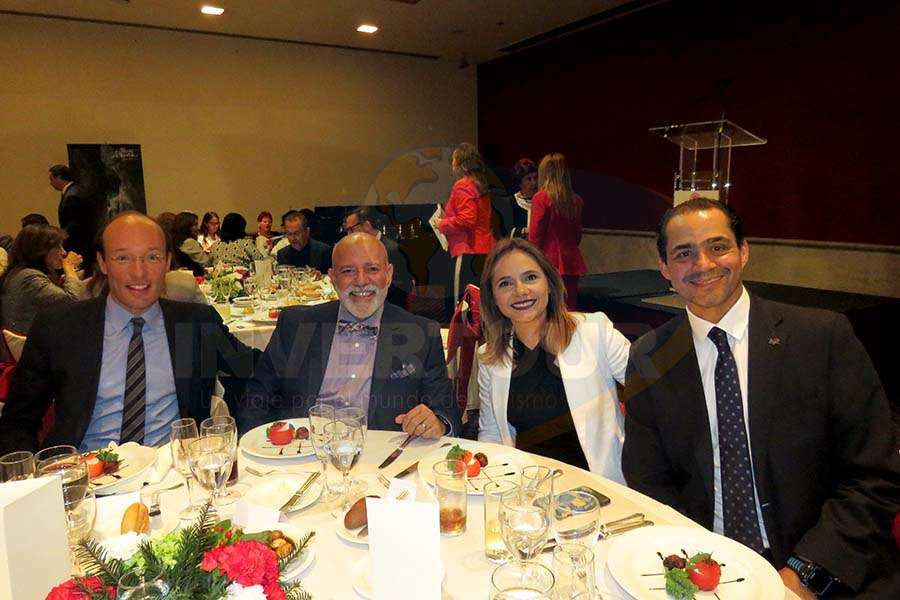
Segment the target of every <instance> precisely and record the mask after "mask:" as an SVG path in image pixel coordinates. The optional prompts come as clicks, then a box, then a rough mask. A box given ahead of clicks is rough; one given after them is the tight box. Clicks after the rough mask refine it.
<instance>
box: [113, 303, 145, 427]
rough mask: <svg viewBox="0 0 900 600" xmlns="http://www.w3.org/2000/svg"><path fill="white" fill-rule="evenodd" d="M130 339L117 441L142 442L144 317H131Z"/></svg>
mask: <svg viewBox="0 0 900 600" xmlns="http://www.w3.org/2000/svg"><path fill="white" fill-rule="evenodd" d="M131 325H132V331H131V341H130V342H129V344H128V359H127V360H128V362H127V366H126V367H125V395H124V400H123V403H122V433H121V435H120V436H119V443H120V444H124V443H125V442H137V443H138V444H142V443H144V413H145V410H146V392H147V375H146V365H145V364H144V337H143V335H142V333H141V332H142V330H143V328H144V319H142V318H141V317H135V318H133V319H131Z"/></svg>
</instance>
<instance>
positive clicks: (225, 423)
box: [200, 416, 240, 504]
mask: <svg viewBox="0 0 900 600" xmlns="http://www.w3.org/2000/svg"><path fill="white" fill-rule="evenodd" d="M209 436H213V437H220V438H222V439H223V440H225V442H226V444H227V447H228V452H229V456H230V457H231V462H230V463H229V465H228V467H229V469H230V470H229V471H228V480H227V481H226V482H225V484H226V485H231V484H232V483H235V482H236V481H237V476H238V469H237V444H238V434H237V424H236V423H235V421H234V417H230V416H219V417H210V418H208V419H204V420H203V422H201V423H200V437H209ZM239 499H240V494H238V493H236V492H234V491H227V492H226V491H222V492H220V493H219V495H218V498H217V500H218V503H219V504H231V503H232V502H237V501H238V500H239Z"/></svg>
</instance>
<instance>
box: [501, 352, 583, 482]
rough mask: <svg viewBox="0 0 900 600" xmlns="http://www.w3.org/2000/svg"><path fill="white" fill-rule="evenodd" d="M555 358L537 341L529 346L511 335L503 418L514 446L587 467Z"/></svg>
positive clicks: (576, 465) (573, 464)
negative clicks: (510, 368)
mask: <svg viewBox="0 0 900 600" xmlns="http://www.w3.org/2000/svg"><path fill="white" fill-rule="evenodd" d="M555 361H556V357H555V356H554V355H552V354H548V353H547V352H546V351H545V350H544V348H543V347H541V345H540V344H539V345H538V346H536V347H535V348H534V349H533V350H530V349H528V347H527V346H525V345H524V344H522V342H520V341H519V340H518V339H517V338H513V371H512V380H511V381H510V384H509V404H508V405H507V409H506V411H507V418H508V419H509V423H510V425H512V426H513V427H515V428H516V448H519V449H520V450H524V451H526V452H532V453H534V454H539V455H540V456H546V457H547V458H553V459H556V460H560V461H562V462H564V463H568V464H570V465H572V466H575V467H580V468H582V469H585V470H587V468H588V463H587V459H586V458H585V457H584V451H583V450H582V449H581V443H580V442H579V441H578V435H577V434H576V432H575V424H574V422H573V421H572V413H571V412H569V402H568V400H567V398H566V390H565V388H564V387H563V381H562V377H561V376H560V373H559V367H558V366H556V364H554V363H555Z"/></svg>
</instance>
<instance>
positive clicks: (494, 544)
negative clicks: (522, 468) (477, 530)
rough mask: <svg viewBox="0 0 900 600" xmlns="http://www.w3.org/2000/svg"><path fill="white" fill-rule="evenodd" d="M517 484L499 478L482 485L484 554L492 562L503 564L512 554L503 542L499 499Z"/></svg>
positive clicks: (513, 490) (516, 487) (512, 491)
mask: <svg viewBox="0 0 900 600" xmlns="http://www.w3.org/2000/svg"><path fill="white" fill-rule="evenodd" d="M518 488H519V486H518V485H516V484H515V482H512V481H509V480H504V479H501V480H499V481H496V482H491V483H488V484H485V486H484V488H483V489H484V555H485V557H486V558H487V559H488V560H489V561H491V562H492V563H497V564H503V563H505V562H507V561H508V560H510V559H512V555H511V554H510V553H509V550H508V549H507V548H506V544H505V543H504V542H503V533H502V531H501V529H500V499H501V498H502V497H503V496H504V495H506V494H509V493H515V492H516V491H517V490H518Z"/></svg>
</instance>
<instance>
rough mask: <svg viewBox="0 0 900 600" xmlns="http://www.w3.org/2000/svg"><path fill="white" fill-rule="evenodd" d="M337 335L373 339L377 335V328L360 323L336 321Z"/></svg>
mask: <svg viewBox="0 0 900 600" xmlns="http://www.w3.org/2000/svg"><path fill="white" fill-rule="evenodd" d="M337 326H338V333H339V334H341V335H360V336H362V337H375V336H377V335H378V328H377V327H373V326H371V325H366V324H365V323H363V322H362V321H345V320H343V319H341V320H340V321H338V325H337Z"/></svg>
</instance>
